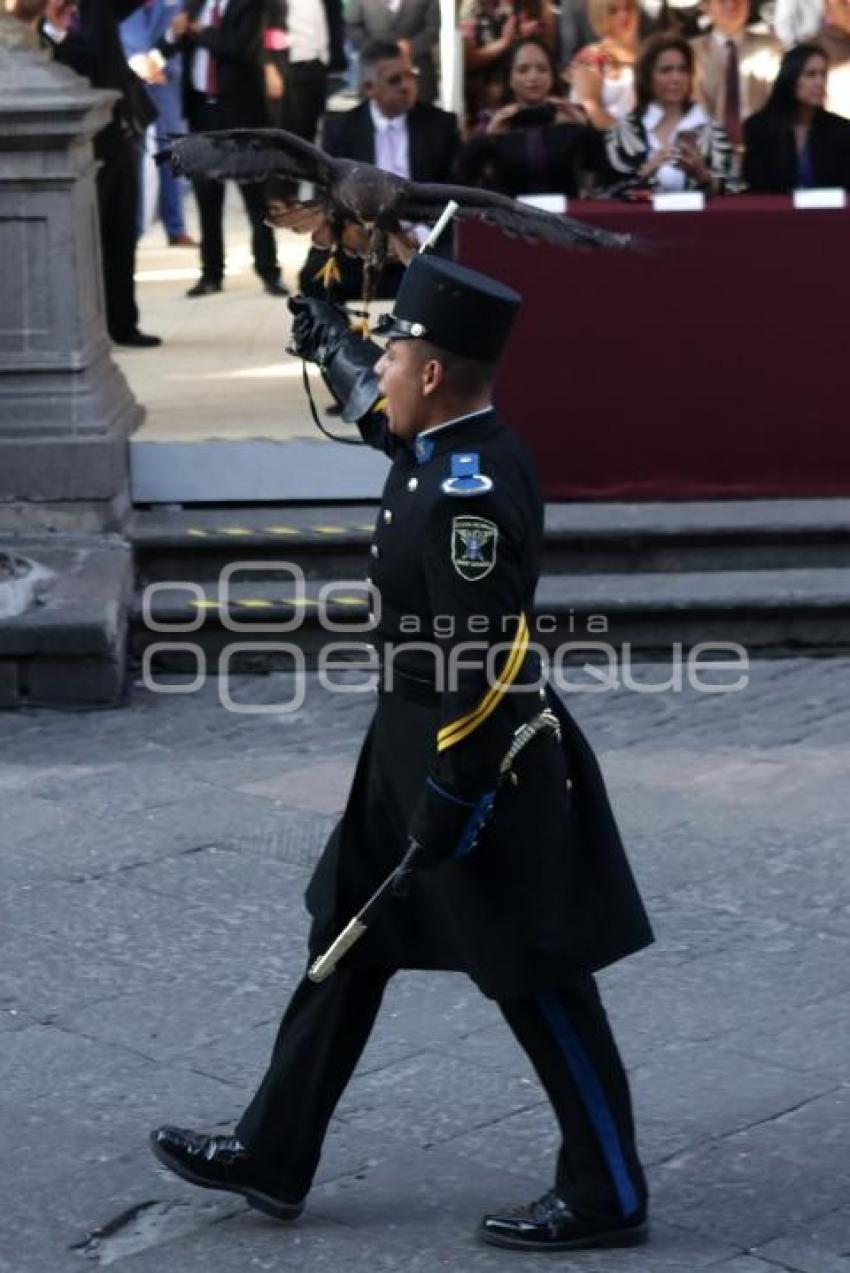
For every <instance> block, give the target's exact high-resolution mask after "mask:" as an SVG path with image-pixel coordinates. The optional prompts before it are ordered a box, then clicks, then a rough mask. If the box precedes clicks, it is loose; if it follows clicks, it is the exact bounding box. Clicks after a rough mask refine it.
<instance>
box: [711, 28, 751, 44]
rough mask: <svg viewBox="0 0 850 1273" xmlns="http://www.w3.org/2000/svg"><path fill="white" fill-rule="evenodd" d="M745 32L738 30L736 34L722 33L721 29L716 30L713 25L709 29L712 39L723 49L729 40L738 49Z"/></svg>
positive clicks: (742, 41)
mask: <svg viewBox="0 0 850 1273" xmlns="http://www.w3.org/2000/svg"><path fill="white" fill-rule="evenodd" d="M745 34H746V32H745V31H739V32H738V34H737V35H724V34H723V32H722V31H717V30H715V29H714V28H713V27H712V30H711V36H712V39H714V40H716V41H717V43H718V44H719V45H720V47H721V49H725V48H726V45H727V44H728V43H729V41H730V40H731V41H732V43H733V44H734V45H735V48H736V49H740V47H741V45H742V44H743V43H744V35H745Z"/></svg>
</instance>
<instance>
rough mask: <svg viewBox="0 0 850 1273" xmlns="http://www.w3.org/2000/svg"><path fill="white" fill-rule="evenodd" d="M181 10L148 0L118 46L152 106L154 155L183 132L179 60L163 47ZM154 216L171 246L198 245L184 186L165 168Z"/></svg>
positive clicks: (125, 25)
mask: <svg viewBox="0 0 850 1273" xmlns="http://www.w3.org/2000/svg"><path fill="white" fill-rule="evenodd" d="M182 7H183V3H182V0H146V3H145V4H143V5H141V6H140V8H138V9H137V10H136V12H135V13H133V14H131V15H130V17H129V18H125V20H124V21H123V22H122V23H121V43H122V45H123V46H124V52H125V54H126V56H127V61H128V62H129V63H130V68H131V70H133V71H135V73H136V74H137V75H138V77H139V79H140V80H142V82H143V83H144V85H145V88H146V89H147V91H148V96H149V97H150V99H151V101H152V102H153V104H154V107H155V108H156V121H155V123H154V129H155V132H154V148H155V152H159V151H161V150H165V148H166V146H167V145H168V143H169V141H170V139H171V138H172V137H176V136H179V135H180V134H181V133H185V131H186V121H185V120H184V118H183V106H182V102H181V81H182V74H183V65H182V63H183V60H182V58H181V56H180V54H179V53H178V52H174V53H173V55H172V56H171V57H166V56H165V54H164V52H163V48H164V47H165V46H164V45H163V43H162V42H163V41H164V40H165V37H166V34H167V32H168V28H169V27H170V25H171V23H172V21H173V19H174V18H176V17H177V14H178V13H180V11H181V9H182ZM140 151H141V167H140V173H139V175H140V179H141V180H140V191H141V189H143V184H142V183H143V181H144V161H145V148H144V145H142V146H141V147H140ZM156 180H157V188H158V200H157V212H158V214H159V218H160V220H161V222H162V225H163V229H164V230H165V233H166V236H167V238H168V242H169V243H170V244H171V246H172V247H197V246H198V245H197V243H196V242H195V240H194V239H193V238H191V237H190V236H189V235H188V234H187V233H186V218H185V215H184V212H183V183H182V182H181V180H180V178H179V177H176V176H175V175H174V173H173V172H172V171H171V168H170V167H169V165H168V164H163V165H162V166H161V167H159V168H158V169H157V173H156ZM143 202H144V200H143V199H142V198H141V197H140V198H139V216H138V229H139V234H141V233H142V232H143V231H144V228H145V227H144V211H143V207H142V205H143Z"/></svg>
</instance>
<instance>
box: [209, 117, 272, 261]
mask: <svg viewBox="0 0 850 1273" xmlns="http://www.w3.org/2000/svg"><path fill="white" fill-rule="evenodd" d="M232 127H233V122H232V118H231V116H230V114H229V113H228V111H227V110H226V108H225V107H224V106H223V105H222V104H221V103H220V102H216V101H209V100H207V101H204V100H203V99H202V98H201V97H200V94H198V95H197V97H196V100H195V101H194V102H193V106H192V131H193V132H210V131H213V130H216V129H221V128H232ZM192 188H193V189H194V191H195V198H196V199H197V201H198V215H199V217H200V222H201V274H202V275H203V277H204V278H205V279H208V280H209V281H210V282H214V283H220V282H221V280H222V278H223V276H224V194H225V185H224V182H223V181H193V182H192ZM239 193H240V194H241V195H242V201H243V203H244V204H245V211H246V212H247V213H248V218H249V220H250V222H251V251H252V253H253V256H254V269H255V270H256V272H257V273H258V274H259V276H260V278H262V279H266V280H268V281H277V280H278V279H279V278H280V267H279V265H278V260H277V246H276V244H275V238H274V234H273V232H272V230H271V229H270V228H269V226H267V225H266V223H265V216H266V196H265V193H264V191H263V187H262V184H260V183H256V184H249V185H241V184H240V186H239Z"/></svg>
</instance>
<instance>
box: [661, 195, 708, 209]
mask: <svg viewBox="0 0 850 1273" xmlns="http://www.w3.org/2000/svg"><path fill="white" fill-rule="evenodd" d="M652 206H653V209H654V210H655V211H656V212H702V210H703V208H704V207H705V195H704V194H703V192H702V191H701V190H658V191H657V192H656V193H655V194H654V195H653V196H652Z"/></svg>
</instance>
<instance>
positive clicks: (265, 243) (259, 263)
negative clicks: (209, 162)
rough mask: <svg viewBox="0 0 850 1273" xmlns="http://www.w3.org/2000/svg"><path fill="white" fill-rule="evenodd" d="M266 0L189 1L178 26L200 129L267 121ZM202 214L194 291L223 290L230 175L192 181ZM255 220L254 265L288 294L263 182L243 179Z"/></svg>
mask: <svg viewBox="0 0 850 1273" xmlns="http://www.w3.org/2000/svg"><path fill="white" fill-rule="evenodd" d="M264 16H265V15H264V11H263V6H262V4H261V3H259V0H190V7H189V9H188V10H187V11H186V12H185V13H183V14H181V15H180V16H179V17H178V18H177V19H175V21H174V22H173V23H172V25H171V34H172V35H173V36H175V37H176V38H178V39H180V40H181V42H182V49H183V67H184V70H183V89H184V103H185V111H186V118H187V120H188V122H189V127H190V129H191V130H192V131H193V132H209V131H211V130H213V129H219V128H262V127H264V126H266V125H267V124H268V115H267V112H266V102H265V85H264V82H263V66H262V54H263V22H264ZM192 185H193V188H194V191H195V198H196V199H197V202H198V213H199V215H200V221H201V277H200V278H199V279H198V282H197V283H195V285H194V286H193V287H191V288H190V289H189V291H188V292H187V293H186V294H187V296H192V297H199V296H209V295H210V294H211V293H213V292H220V291H221V289H222V286H223V278H224V265H225V259H224V224H223V218H224V182H223V181H193V183H192ZM239 193H240V194H241V196H242V199H243V202H244V204H245V210H246V212H247V213H248V217H249V218H250V221H251V231H252V233H251V248H252V251H253V256H254V269H255V270H256V272H257V274H258V275H259V276H260V278H261V279H262V280H263V286H264V288H265V290H266V291H267V292H268V293H269V294H270V295H272V296H285V295H286V288H285V287H284V286H283V284H282V283H281V281H280V267H279V266H278V261H277V248H276V246H275V240H274V235H273V233H272V231H271V230H270V229H269V227H268V226H267V225H266V223H265V196H264V193H263V188H262V186H261V185H259V184H256V185H253V184H251V185H240V186H239Z"/></svg>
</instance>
